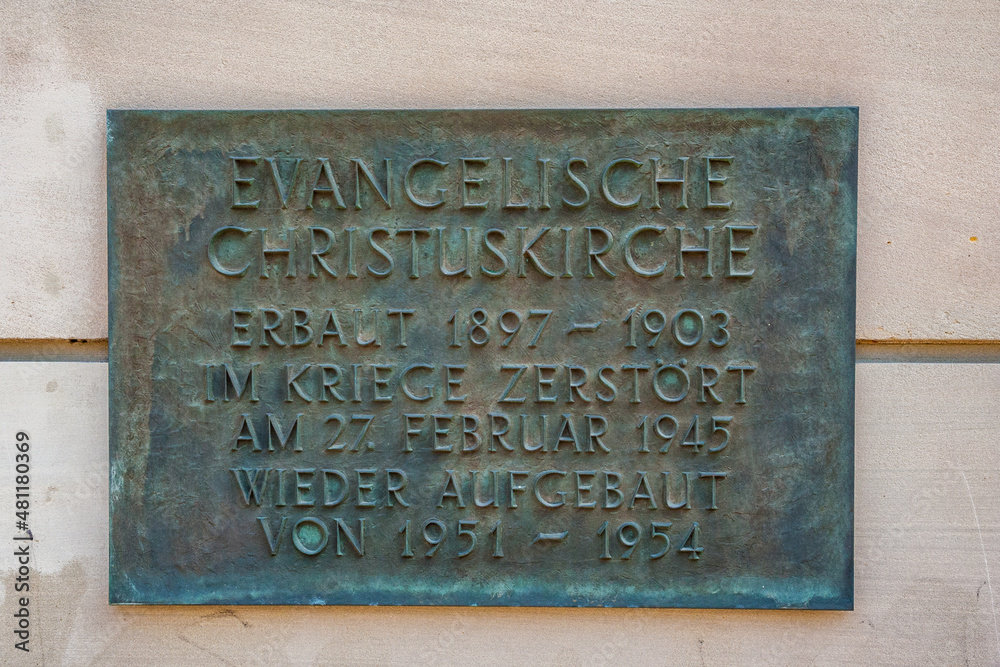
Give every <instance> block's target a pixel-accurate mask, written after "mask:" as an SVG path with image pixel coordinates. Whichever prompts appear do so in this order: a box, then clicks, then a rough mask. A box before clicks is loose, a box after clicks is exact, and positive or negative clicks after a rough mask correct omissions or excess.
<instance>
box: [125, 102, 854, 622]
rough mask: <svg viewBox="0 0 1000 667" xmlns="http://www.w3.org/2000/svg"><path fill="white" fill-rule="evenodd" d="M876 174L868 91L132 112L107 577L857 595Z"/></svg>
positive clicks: (679, 596)
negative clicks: (860, 224) (594, 107)
mask: <svg viewBox="0 0 1000 667" xmlns="http://www.w3.org/2000/svg"><path fill="white" fill-rule="evenodd" d="M856 169H857V111H856V110H854V109H755V110H640V111H591V110H581V111H448V112H438V111H386V112H383V111H370V112H369V111H351V112H323V111H276V112H243V111H238V112H186V111H179V112H160V111H113V112H109V115H108V217H109V220H108V229H109V245H110V267H109V269H110V296H111V340H110V363H111V567H110V579H111V582H110V595H111V601H112V602H116V603H183V604H191V603H194V604H201V603H226V604H240V603H290V604H461V605H567V606H575V605H579V606H592V605H596V606H681V607H688V606H691V607H696V606H704V607H761V608H775V607H777V608H835V609H844V608H850V607H851V605H852V601H853V553H852V552H853V433H854V403H853V400H854V266H855V219H856ZM657 180H659V182H657ZM706 249H707V250H706ZM334 274H336V275H334Z"/></svg>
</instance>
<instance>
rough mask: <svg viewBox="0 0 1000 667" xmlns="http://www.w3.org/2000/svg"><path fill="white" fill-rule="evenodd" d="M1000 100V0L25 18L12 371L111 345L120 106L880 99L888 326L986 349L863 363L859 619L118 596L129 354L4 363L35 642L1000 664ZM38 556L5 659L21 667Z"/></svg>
mask: <svg viewBox="0 0 1000 667" xmlns="http://www.w3.org/2000/svg"><path fill="white" fill-rule="evenodd" d="M998 100H1000V3H997V2H995V0H979V1H977V0H956V1H954V2H949V3H927V2H903V1H898V2H843V1H834V2H817V1H815V0H809V1H807V2H802V3H784V2H777V1H775V0H764V1H762V2H716V1H710V2H703V3H694V2H640V1H632V2H623V1H618V2H611V1H609V2H593V1H589V0H583V1H581V0H577V1H575V2H552V1H548V0H543V1H541V2H539V1H537V0H536V1H535V2H506V1H502V0H501V1H498V2H464V1H460V0H436V1H435V0H432V1H427V2H423V3H405V2H399V1H396V0H378V1H374V2H368V3H365V2H350V3H347V2H343V3H330V4H322V3H311V2H296V1H293V0H284V1H283V2H278V3H273V4H272V6H271V7H270V8H266V9H265V8H260V7H253V6H249V5H245V4H242V3H240V4H237V3H203V2H199V3H195V2H188V1H182V2H178V3H164V2H147V1H145V0H143V1H132V2H103V3H83V2H79V3H69V2H64V3H59V2H50V3H49V2H33V3H27V2H24V3H22V2H14V1H7V2H3V3H2V4H0V149H2V155H3V159H2V160H0V234H2V237H0V238H2V243H0V356H2V355H3V354H4V350H10V349H12V348H11V347H10V346H9V345H8V346H7V347H5V346H4V344H3V341H4V340H5V339H95V338H97V339H101V338H104V337H105V336H106V335H107V288H106V284H107V283H106V280H107V275H106V261H107V253H106V231H105V229H106V227H105V225H106V218H105V164H104V114H105V109H107V108H109V107H110V108H115V107H133V108H144V107H153V108H156V107H160V108H294V107H316V108H386V107H420V108H432V107H452V108H454V107H670V106H779V105H780V106H800V105H801V106H807V105H856V106H859V107H860V108H861V129H860V134H861V136H860V175H859V211H858V213H859V219H858V222H859V224H858V324H857V331H858V333H857V335H858V338H859V339H861V340H880V341H893V340H895V341H899V340H911V341H912V340H919V341H937V342H945V343H950V345H947V346H945V347H944V348H940V350H939V351H938V352H936V353H935V358H943V359H945V360H948V359H952V360H954V361H955V362H956V363H950V364H948V363H945V364H936V363H935V364H931V363H909V364H884V363H863V364H860V365H859V367H858V384H857V405H858V413H857V499H856V532H857V586H856V587H857V610H856V611H855V612H848V613H839V612H838V613H819V612H813V613H791V612H738V611H719V612H715V611H700V612H692V611H637V610H548V609H545V610H532V609H520V610H517V609H506V610H503V609H455V608H437V609H365V608H361V609H353V608H334V609H254V608H237V609H224V608H197V609H184V608H173V609H160V608H149V609H122V608H109V607H108V606H107V604H106V594H107V549H106V532H107V490H106V481H105V480H106V469H107V414H106V407H107V403H106V391H107V379H106V376H107V367H106V365H105V364H102V363H50V364H43V363H37V362H34V363H32V362H29V363H17V364H15V363H5V364H4V363H0V507H10V504H11V497H12V496H11V494H12V493H13V491H12V488H11V480H10V479H9V475H7V474H6V472H4V471H8V470H10V469H11V460H10V456H11V452H10V447H8V443H9V442H10V441H11V439H12V437H13V433H14V432H15V430H17V429H25V430H30V432H31V435H32V441H33V443H34V445H35V449H34V452H35V454H36V455H37V459H36V460H35V463H34V466H35V468H34V469H35V473H36V477H35V485H36V487H35V488H36V490H37V496H36V499H35V500H36V503H37V505H36V506H35V508H36V511H37V513H36V514H35V515H34V516H33V522H35V523H36V525H37V530H36V536H37V538H38V540H37V543H36V554H37V568H38V575H39V581H38V589H37V590H38V597H37V605H38V606H37V607H36V609H35V613H36V621H37V626H36V629H37V634H36V635H34V637H35V638H36V639H37V644H36V645H35V647H34V648H35V652H33V653H32V655H31V656H29V657H30V658H31V659H32V660H34V661H37V662H38V663H39V664H42V663H43V662H44V663H45V664H63V663H65V664H88V663H96V664H107V663H112V664H142V663H144V662H145V663H151V662H154V661H163V662H167V663H175V664H256V663H266V664H279V663H285V662H298V663H304V664H312V663H320V662H330V661H347V662H351V663H380V664H381V663H397V664H409V663H412V662H415V661H419V662H445V663H459V662H465V663H470V662H473V661H475V662H479V663H488V664H517V663H521V662H528V661H532V662H538V663H546V664H547V663H570V664H589V663H600V662H608V663H617V664H630V663H642V664H656V663H677V664H733V663H736V662H757V663H767V664H803V663H818V664H861V663H865V664H867V663H871V662H883V663H890V664H891V663H897V664H965V663H966V662H968V663H971V664H998V663H1000V631H998V627H1000V625H998V619H997V616H996V607H997V601H996V599H995V597H996V596H995V594H994V591H996V595H1000V579H997V577H998V576H1000V532H998V530H1000V492H998V491H997V482H998V476H1000V473H998V464H1000V427H998V426H997V423H996V417H995V415H996V413H997V410H996V407H997V396H998V395H1000V391H998V389H1000V366H998V365H996V364H993V363H985V364H972V363H957V362H958V361H964V360H966V359H967V357H963V356H962V354H960V353H959V351H958V350H959V346H956V345H955V343H956V342H960V341H985V342H986V344H984V345H981V346H980V347H979V348H977V350H978V352H977V354H978V355H979V356H980V357H982V359H980V360H984V361H996V360H1000V353H997V352H995V351H996V350H998V349H1000V347H998V346H997V345H994V344H993V343H992V342H991V341H996V339H998V338H1000V305H998V304H1000V298H998V297H1000V262H997V261H996V257H997V251H998V247H1000V232H998V229H1000V227H998V224H1000V198H998V197H997V196H996V194H995V190H996V187H995V184H994V181H995V179H996V176H995V175H996V173H997V172H998V171H1000V151H998V150H997V146H996V145H997V138H998V137H1000V105H998V103H997V102H998ZM17 349H18V355H19V356H21V357H23V356H24V354H25V353H24V349H25V348H24V347H23V346H19V347H18V348H17ZM28 349H29V354H28V356H30V347H29V348H28ZM38 349H39V350H43V349H45V348H44V346H42V345H41V343H39V348H38ZM893 349H899V350H900V352H902V350H903V348H892V347H890V348H889V351H888V352H880V355H881V357H886V356H887V357H888V358H892V357H893V354H894V352H893V351H892V350H893ZM941 350H943V351H941ZM950 350H951V351H950ZM952 351H953V352H952ZM97 356H100V355H99V354H98V355H97ZM918 356H919V355H918ZM907 358H909V357H907ZM8 519H9V518H8ZM8 519H4V520H3V521H8ZM9 520H10V521H11V522H12V519H9ZM0 525H7V524H2V523H0ZM4 534H5V533H3V532H2V531H0V538H2V537H3V535H4ZM11 567H12V561H11V559H10V558H3V557H0V591H2V592H0V599H2V615H0V663H5V662H7V661H12V660H13V659H14V658H17V659H21V658H22V657H23V656H19V655H17V656H15V655H14V654H13V653H12V650H11V646H10V643H11V642H10V641H9V638H6V639H5V638H4V637H6V636H7V635H6V633H7V632H8V628H9V624H8V623H7V622H6V621H4V620H3V619H5V618H9V613H10V610H11V609H12V607H11V605H12V599H11V591H10V590H9V581H10V579H11V570H10V568H11Z"/></svg>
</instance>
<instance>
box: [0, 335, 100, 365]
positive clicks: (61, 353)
mask: <svg viewBox="0 0 1000 667" xmlns="http://www.w3.org/2000/svg"><path fill="white" fill-rule="evenodd" d="M107 360H108V339H107V338H89V339H88V338H69V339H66V338H29V339H23V338H21V339H0V362H2V361H91V362H107Z"/></svg>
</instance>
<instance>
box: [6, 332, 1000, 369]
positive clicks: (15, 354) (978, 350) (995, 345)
mask: <svg viewBox="0 0 1000 667" xmlns="http://www.w3.org/2000/svg"><path fill="white" fill-rule="evenodd" d="M855 356H856V358H857V362H858V363H859V364H865V363H940V364H949V363H972V364H995V363H1000V340H957V341H953V340H907V341H903V340H858V341H857V345H856V347H855ZM107 360H108V341H107V339H106V338H90V339H79V338H70V339H57V338H30V339H0V362H4V361H14V362H18V361H21V362H23V361H80V362H107Z"/></svg>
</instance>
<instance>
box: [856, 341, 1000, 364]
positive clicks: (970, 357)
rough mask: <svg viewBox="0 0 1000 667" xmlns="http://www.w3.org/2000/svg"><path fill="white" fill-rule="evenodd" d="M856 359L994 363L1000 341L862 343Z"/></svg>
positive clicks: (861, 361) (998, 360)
mask: <svg viewBox="0 0 1000 667" xmlns="http://www.w3.org/2000/svg"><path fill="white" fill-rule="evenodd" d="M855 359H856V360H857V362H858V363H859V364H865V363H903V364H907V363H910V364H919V363H924V364H956V363H964V364H996V363H1000V340H939V339H938V340H898V339H897V340H863V339H859V340H858V341H857V345H856V346H855Z"/></svg>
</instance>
